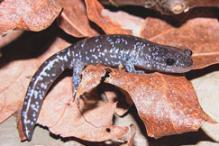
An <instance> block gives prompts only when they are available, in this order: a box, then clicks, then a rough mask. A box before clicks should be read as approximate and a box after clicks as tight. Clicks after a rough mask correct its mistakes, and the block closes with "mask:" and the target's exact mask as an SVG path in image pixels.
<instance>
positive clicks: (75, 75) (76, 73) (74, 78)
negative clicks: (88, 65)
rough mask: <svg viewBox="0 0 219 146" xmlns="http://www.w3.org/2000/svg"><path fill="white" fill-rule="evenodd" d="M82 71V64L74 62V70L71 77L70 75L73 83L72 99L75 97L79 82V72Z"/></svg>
mask: <svg viewBox="0 0 219 146" xmlns="http://www.w3.org/2000/svg"><path fill="white" fill-rule="evenodd" d="M83 69H84V64H83V63H82V62H81V61H76V63H75V66H74V69H73V75H72V81H73V85H74V88H73V97H75V96H76V94H77V90H78V86H79V84H80V82H81V72H82V70H83Z"/></svg>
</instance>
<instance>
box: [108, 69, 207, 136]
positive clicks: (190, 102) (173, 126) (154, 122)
mask: <svg viewBox="0 0 219 146" xmlns="http://www.w3.org/2000/svg"><path fill="white" fill-rule="evenodd" d="M106 82H108V83H111V84H113V85H116V86H118V87H120V88H121V89H122V90H124V91H125V92H128V93H129V95H130V96H131V98H132V100H133V102H134V104H135V106H136V108H137V110H138V113H139V115H140V117H141V119H142V120H143V122H144V124H145V126H146V129H147V133H148V135H149V136H152V137H161V136H165V135H171V134H178V133H183V132H188V131H194V130H197V129H198V128H200V126H201V124H202V122H204V121H211V119H210V118H209V117H208V116H207V115H206V114H205V113H204V112H203V111H202V109H201V107H200V105H199V103H198V99H197V97H196V95H195V92H194V90H193V87H192V85H191V83H189V82H188V81H187V80H186V79H185V78H184V77H174V76H170V75H163V74H159V73H155V74H148V75H141V76H140V75H135V74H128V73H126V72H118V71H113V72H112V73H111V74H110V77H109V78H107V80H106ZM136 85H138V86H136Z"/></svg>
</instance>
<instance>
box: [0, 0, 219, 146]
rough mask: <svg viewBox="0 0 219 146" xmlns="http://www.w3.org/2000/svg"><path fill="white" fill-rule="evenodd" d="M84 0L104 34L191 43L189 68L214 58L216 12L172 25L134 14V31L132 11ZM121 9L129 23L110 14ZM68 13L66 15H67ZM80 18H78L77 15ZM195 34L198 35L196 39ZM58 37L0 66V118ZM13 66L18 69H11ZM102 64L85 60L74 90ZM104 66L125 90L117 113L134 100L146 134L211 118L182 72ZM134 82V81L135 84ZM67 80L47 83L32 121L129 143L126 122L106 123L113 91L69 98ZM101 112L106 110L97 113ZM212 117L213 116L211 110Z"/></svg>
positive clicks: (94, 82) (86, 88) (94, 81)
mask: <svg viewBox="0 0 219 146" xmlns="http://www.w3.org/2000/svg"><path fill="white" fill-rule="evenodd" d="M5 1H6V0H5ZM78 3H79V2H78ZM85 3H86V8H87V15H88V18H89V19H90V20H91V21H92V22H93V23H95V24H96V25H98V26H99V27H100V28H101V29H102V30H103V31H104V32H105V33H107V34H112V33H123V34H132V35H138V36H141V37H144V38H147V39H149V40H152V41H155V42H159V43H162V44H167V45H173V46H177V47H181V48H185V47H187V48H191V49H192V50H193V52H194V53H193V59H194V66H193V68H194V69H201V68H204V67H207V66H209V65H212V64H216V63H218V61H219V59H218V56H219V55H218V41H217V40H218V35H217V33H215V32H217V31H218V28H219V25H218V21H217V19H216V18H193V19H189V20H188V21H187V22H185V23H183V25H182V26H180V27H174V26H172V25H170V24H169V23H167V22H166V21H162V20H160V19H158V18H152V17H151V18H150V17H147V18H146V19H145V22H143V21H142V19H139V20H140V21H139V24H140V25H138V27H139V29H138V33H134V32H136V31H132V30H134V27H135V26H136V25H135V24H136V22H133V21H136V20H138V17H137V16H136V19H131V18H134V16H132V15H130V14H126V13H125V12H124V14H123V13H120V12H113V13H111V12H110V11H109V10H107V9H104V7H103V6H101V4H100V3H99V2H98V1H89V0H86V1H85ZM82 9H84V8H82ZM82 11H84V10H82ZM63 14H64V12H63ZM112 14H113V15H112ZM123 15H125V16H126V19H130V22H133V24H134V25H131V27H128V29H126V28H127V26H125V25H126V24H122V23H121V22H120V23H119V22H116V21H118V20H119V19H116V18H115V17H118V18H121V16H123ZM111 16H113V17H111ZM129 16H130V17H129ZM72 18H75V17H72ZM72 18H71V17H69V19H71V21H72ZM84 18H85V17H84ZM84 21H87V20H84ZM72 22H73V21H72ZM73 23H76V22H73ZM80 23H81V24H82V23H83V21H81V22H80ZM123 25H124V26H123ZM74 26H78V25H74ZM83 27H84V28H85V29H83ZM141 27H142V28H141ZM124 28H125V29H124ZM157 28H159V29H157ZM209 28H211V29H209ZM41 29H42V28H41ZM63 29H64V28H63ZM73 29H74V30H77V31H81V30H82V31H83V30H88V31H83V32H77V33H76V34H74V33H72V32H70V33H69V34H71V35H73V36H77V35H78V36H77V37H81V36H92V35H96V33H95V31H94V30H92V29H91V28H89V27H88V24H86V25H84V26H82V27H81V28H80V27H79V28H73ZM64 30H65V29H64ZM67 31H68V30H67ZM176 36H177V37H176ZM200 36H203V37H201V39H200ZM63 42H64V41H62V40H60V39H58V41H55V42H54V43H53V44H52V47H51V48H50V49H48V51H47V52H45V53H44V54H43V55H42V56H40V57H38V58H35V59H29V60H21V61H20V67H18V66H19V62H18V61H14V62H10V63H9V64H8V65H7V66H4V68H1V70H0V76H1V78H4V80H1V82H2V84H1V85H4V86H1V88H2V92H1V93H0V99H1V100H0V103H1V104H0V106H1V107H0V112H1V114H0V115H1V117H0V120H1V121H4V120H5V119H7V118H8V117H9V116H10V115H12V114H13V113H14V112H16V111H17V110H18V109H19V107H20V106H21V104H22V100H23V97H24V93H25V89H26V88H27V85H28V82H29V81H30V78H27V76H31V75H32V74H33V73H34V71H35V70H36V69H37V68H38V66H39V65H40V64H41V63H42V62H43V61H44V60H45V59H46V58H48V56H51V54H53V53H55V52H57V51H58V50H60V49H61V48H64V46H67V44H66V43H65V42H64V43H63ZM60 44H65V45H60ZM27 64H29V68H27V69H26V70H25V71H23V70H22V68H26V66H27ZM16 67H18V69H17V70H15V71H14V69H15V68H16ZM107 69H108V68H106V67H101V66H98V67H94V66H88V67H87V68H86V69H85V70H84V71H83V78H82V83H81V84H80V87H79V92H78V96H79V95H81V94H84V93H88V92H91V91H92V90H94V89H93V88H95V87H97V86H98V84H99V83H100V82H101V79H102V77H103V76H104V75H105V74H106V70H107ZM110 70H111V72H110V73H109V76H110V77H107V78H105V81H106V82H108V83H110V84H112V85H115V86H116V87H117V88H119V89H120V90H121V91H122V92H124V94H125V95H129V97H128V96H127V97H126V100H127V102H128V106H127V107H126V108H125V109H122V110H121V113H120V114H119V115H123V114H124V113H126V111H127V109H128V107H129V106H130V105H132V104H134V105H135V106H136V108H137V111H138V114H139V115H140V118H141V119H142V120H143V122H144V124H145V127H146V130H147V134H148V135H149V136H152V137H162V136H165V135H171V134H179V133H183V132H188V131H194V130H197V129H198V128H199V127H200V126H201V125H202V123H203V122H204V121H210V122H211V121H212V120H211V118H209V117H208V116H207V115H206V114H205V113H204V112H203V110H202V109H201V107H200V105H199V102H198V98H199V95H198V98H197V97H196V94H195V91H194V89H193V87H192V85H191V83H190V81H189V80H187V79H186V78H185V77H184V76H172V75H164V74H160V73H152V74H146V75H143V76H141V75H140V76H139V75H133V74H128V73H125V72H124V71H123V70H114V69H111V68H110ZM7 72H11V73H14V75H13V74H7ZM11 75H12V76H11ZM86 77H88V78H86ZM8 79H9V80H8ZM20 83H22V86H20ZM136 84H138V85H139V86H136ZM71 86H72V85H71V79H70V77H65V78H64V79H62V80H61V81H60V82H58V83H57V84H56V85H55V86H54V87H53V88H52V90H51V91H50V93H49V94H48V97H47V98H46V99H45V102H44V105H43V107H42V111H41V113H40V117H39V120H38V123H40V124H41V125H44V126H46V127H48V128H49V130H50V131H51V132H52V133H54V134H57V135H61V136H62V137H69V136H74V137H78V138H80V139H83V140H88V141H105V140H109V139H111V140H114V141H120V140H124V139H125V140H128V141H129V144H128V145H132V142H131V141H132V140H131V139H132V138H133V136H131V138H127V133H128V132H130V129H132V128H129V127H128V125H127V127H126V126H123V127H120V126H115V125H112V124H113V123H112V118H113V114H115V113H116V111H118V108H119V107H118V104H119V102H118V101H116V100H115V99H117V98H118V97H116V98H115V99H114V100H112V99H110V96H109V95H108V96H106V95H107V94H106V95H105V96H106V98H107V99H101V100H94V101H89V100H90V99H88V98H86V97H85V98H82V99H81V98H80V99H79V100H76V101H72V96H71V91H72V87H71ZM66 87H67V88H66ZM139 87H141V88H139ZM182 88H183V90H182ZM60 89H63V90H60ZM143 89H144V90H143ZM139 90H140V91H139ZM12 91H13V92H12ZM143 91H144V92H143ZM196 92H198V91H196ZM110 94H111V92H110ZM18 97H19V98H18ZM92 97H95V96H92ZM89 98H91V97H89ZM130 99H132V101H131V100H130ZM130 101H131V102H130ZM89 102H91V103H92V104H94V106H93V107H92V108H88V105H87V104H88V103H89ZM54 105H56V106H54ZM87 109H88V110H87ZM109 109H110V110H109ZM83 110H85V112H83ZM204 110H205V109H204ZM54 111H56V112H54ZM161 111H162V112H161ZM205 111H206V110H205ZM102 112H104V113H106V114H101V113H102ZM207 113H208V112H207ZM211 117H212V116H211ZM212 118H213V119H215V118H214V116H213V117H212ZM88 129H90V130H88ZM79 130H80V132H79ZM87 131H92V132H87ZM131 131H132V132H130V133H135V132H133V130H131ZM131 135H132V134H131Z"/></svg>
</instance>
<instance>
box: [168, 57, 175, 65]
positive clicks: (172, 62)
mask: <svg viewBox="0 0 219 146" xmlns="http://www.w3.org/2000/svg"><path fill="white" fill-rule="evenodd" d="M174 63H175V60H174V59H172V58H167V60H166V64H167V65H169V66H172V65H173V64H174Z"/></svg>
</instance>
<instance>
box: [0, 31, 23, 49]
mask: <svg viewBox="0 0 219 146" xmlns="http://www.w3.org/2000/svg"><path fill="white" fill-rule="evenodd" d="M22 33H23V31H22V30H12V31H10V32H8V33H7V34H6V35H3V36H0V49H1V48H2V47H4V46H6V45H7V44H10V43H11V42H13V41H14V40H16V39H17V38H18V37H19V36H21V34H22Z"/></svg>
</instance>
